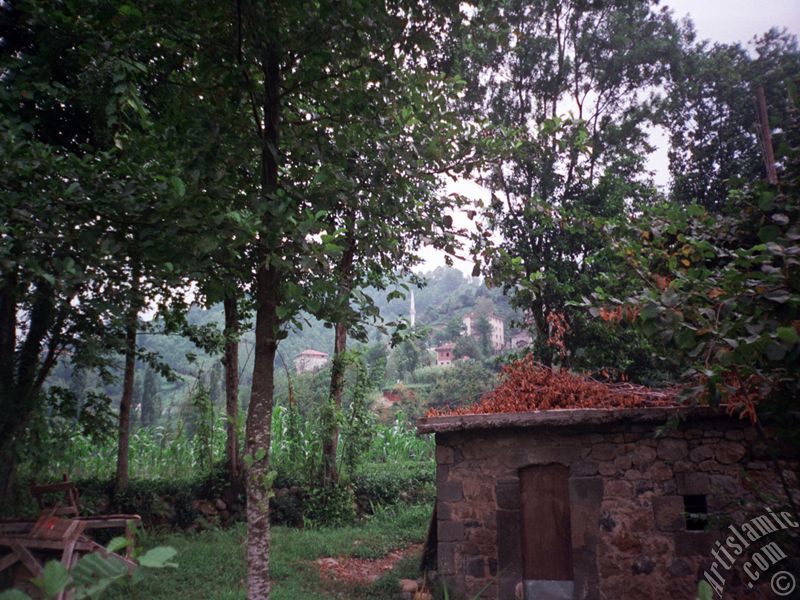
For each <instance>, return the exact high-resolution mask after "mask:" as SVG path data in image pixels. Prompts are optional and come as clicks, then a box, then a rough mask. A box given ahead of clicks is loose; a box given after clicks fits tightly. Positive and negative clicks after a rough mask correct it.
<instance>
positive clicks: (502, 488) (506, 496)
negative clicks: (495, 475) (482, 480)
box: [494, 479, 519, 510]
mask: <svg viewBox="0 0 800 600" xmlns="http://www.w3.org/2000/svg"><path fill="white" fill-rule="evenodd" d="M494 493H495V497H496V498H497V507H498V508H502V509H504V510H517V509H519V480H518V479H504V480H502V481H498V482H497V485H495V488H494Z"/></svg>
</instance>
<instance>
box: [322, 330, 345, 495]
mask: <svg viewBox="0 0 800 600" xmlns="http://www.w3.org/2000/svg"><path fill="white" fill-rule="evenodd" d="M335 328H336V333H335V339H334V343H333V367H332V368H331V392H330V401H331V403H332V404H333V408H334V410H335V411H337V412H338V411H339V410H340V409H341V408H342V393H343V392H344V372H345V363H344V353H345V351H346V350H347V325H345V324H344V323H337V324H336V327H335ZM327 434H328V435H326V437H325V438H324V439H323V440H322V486H323V487H324V488H326V489H327V488H331V487H333V486H334V485H336V484H337V483H338V482H339V471H338V469H337V468H336V453H337V449H338V447H339V424H338V422H337V420H336V415H335V414H334V415H332V418H331V422H330V423H328V430H327Z"/></svg>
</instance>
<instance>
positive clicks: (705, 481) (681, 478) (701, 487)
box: [675, 472, 711, 496]
mask: <svg viewBox="0 0 800 600" xmlns="http://www.w3.org/2000/svg"><path fill="white" fill-rule="evenodd" d="M675 481H676V483H677V490H678V493H679V494H681V495H684V496H689V495H699V494H708V493H709V492H710V491H711V487H710V485H709V482H710V479H709V477H708V475H706V474H705V473H692V472H685V473H678V474H677V475H675Z"/></svg>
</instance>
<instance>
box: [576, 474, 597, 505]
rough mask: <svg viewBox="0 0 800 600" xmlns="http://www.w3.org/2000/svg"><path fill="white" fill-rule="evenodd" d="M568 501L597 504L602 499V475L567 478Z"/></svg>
mask: <svg viewBox="0 0 800 600" xmlns="http://www.w3.org/2000/svg"><path fill="white" fill-rule="evenodd" d="M569 496H570V501H571V502H572V503H574V504H582V505H588V506H599V504H600V502H601V500H602V499H603V478H602V477H572V478H570V480H569Z"/></svg>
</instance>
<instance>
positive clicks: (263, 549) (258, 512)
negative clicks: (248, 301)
mask: <svg viewBox="0 0 800 600" xmlns="http://www.w3.org/2000/svg"><path fill="white" fill-rule="evenodd" d="M260 54H261V68H262V74H263V90H264V96H263V113H264V126H263V130H261V129H260V128H259V129H260V131H261V140H260V141H261V188H262V190H261V191H262V196H261V200H262V202H265V203H269V202H272V201H273V197H274V194H275V191H276V190H277V189H278V156H279V148H280V143H279V142H280V136H279V130H280V83H281V71H280V61H279V54H278V51H277V49H276V48H274V47H272V46H269V45H267V46H264V47H262V48H260ZM264 219H265V221H264V222H262V224H261V225H262V227H261V236H260V237H261V239H260V240H259V242H258V243H259V244H260V247H259V251H258V252H257V257H258V267H257V270H256V294H255V300H256V303H257V308H256V340H255V358H254V362H253V385H252V389H251V393H250V405H249V407H248V411H247V432H246V438H247V439H246V444H245V451H246V453H247V455H248V456H250V457H251V458H252V459H253V462H252V463H251V465H250V466H249V467H248V469H247V483H246V486H247V490H246V493H247V598H248V600H269V592H270V580H269V542H270V537H269V493H270V487H271V482H270V481H269V476H268V474H269V445H270V434H271V428H272V401H273V398H272V395H273V391H274V385H275V354H276V352H277V350H278V331H279V327H280V319H279V318H278V301H279V291H278V286H279V284H280V280H281V273H280V272H279V271H278V268H277V267H276V266H275V264H274V262H270V261H268V258H269V257H270V253H271V251H273V247H272V246H271V244H270V241H269V239H270V237H271V231H270V227H271V223H270V222H269V220H268V217H266V216H265V217H264ZM274 243H275V244H280V241H279V240H276V241H274Z"/></svg>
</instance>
